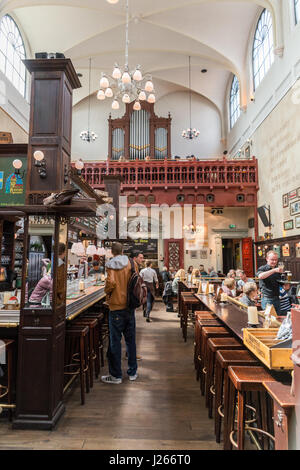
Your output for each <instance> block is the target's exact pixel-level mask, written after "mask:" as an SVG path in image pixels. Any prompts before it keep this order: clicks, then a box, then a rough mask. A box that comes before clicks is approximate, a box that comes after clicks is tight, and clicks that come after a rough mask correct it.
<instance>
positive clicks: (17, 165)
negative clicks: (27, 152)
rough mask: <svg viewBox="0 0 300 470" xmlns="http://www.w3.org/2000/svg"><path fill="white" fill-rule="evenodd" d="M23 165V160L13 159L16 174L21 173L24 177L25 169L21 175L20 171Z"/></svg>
mask: <svg viewBox="0 0 300 470" xmlns="http://www.w3.org/2000/svg"><path fill="white" fill-rule="evenodd" d="M22 166H23V163H22V161H21V160H19V159H16V160H14V161H13V167H14V169H15V175H19V176H20V177H21V178H24V175H25V170H23V172H22V175H21V172H20V170H21V168H22Z"/></svg>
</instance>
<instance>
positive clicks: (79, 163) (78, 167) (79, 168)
mask: <svg viewBox="0 0 300 470" xmlns="http://www.w3.org/2000/svg"><path fill="white" fill-rule="evenodd" d="M75 168H76V170H77V175H78V176H81V171H82V170H83V168H84V163H83V161H82V160H81V158H80V159H79V160H77V161H76V162H75Z"/></svg>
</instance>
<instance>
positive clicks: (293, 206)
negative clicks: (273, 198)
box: [290, 199, 300, 215]
mask: <svg viewBox="0 0 300 470" xmlns="http://www.w3.org/2000/svg"><path fill="white" fill-rule="evenodd" d="M296 214H300V199H299V200H298V201H294V202H291V203H290V215H296Z"/></svg>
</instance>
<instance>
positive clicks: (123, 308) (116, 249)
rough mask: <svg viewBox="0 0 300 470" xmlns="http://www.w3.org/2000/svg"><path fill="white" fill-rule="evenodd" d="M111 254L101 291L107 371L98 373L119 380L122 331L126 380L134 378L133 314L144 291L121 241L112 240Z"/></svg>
mask: <svg viewBox="0 0 300 470" xmlns="http://www.w3.org/2000/svg"><path fill="white" fill-rule="evenodd" d="M111 251H112V255H113V258H112V259H111V260H109V261H108V263H107V264H106V269H107V279H106V283H105V288H104V291H105V293H106V294H107V302H108V305H109V317H108V321H109V346H108V351H107V359H108V366H109V374H110V375H104V376H102V377H101V380H102V382H104V383H109V384H120V383H122V367H121V339H122V334H123V335H124V338H125V342H126V348H127V353H128V370H127V374H128V376H129V380H136V379H137V377H138V374H137V360H136V342H135V315H134V309H135V308H137V307H138V306H139V305H140V304H141V302H142V301H143V299H144V298H145V295H146V287H143V284H142V279H141V278H140V276H139V275H138V273H137V267H136V265H135V264H134V262H133V260H129V258H128V257H127V256H126V255H123V247H122V245H121V243H118V242H116V243H113V245H112V249H111Z"/></svg>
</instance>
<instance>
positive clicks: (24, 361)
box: [17, 328, 52, 418]
mask: <svg viewBox="0 0 300 470" xmlns="http://www.w3.org/2000/svg"><path fill="white" fill-rule="evenodd" d="M51 333H52V329H51V328H43V329H42V330H41V329H39V328H36V329H30V328H28V329H27V328H24V329H22V331H21V334H20V338H19V361H18V374H19V375H20V374H21V375H22V376H23V377H26V380H22V381H21V382H20V381H19V382H18V388H17V390H18V402H17V403H18V406H17V418H18V415H19V411H20V410H22V412H21V414H22V416H25V415H29V416H31V415H32V416H33V415H39V416H43V417H44V418H45V417H48V416H49V411H48V413H46V410H49V397H48V394H49V390H50V387H49V382H50V373H49V372H50V370H49V359H50V355H51ZM37 372H38V373H37Z"/></svg>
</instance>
